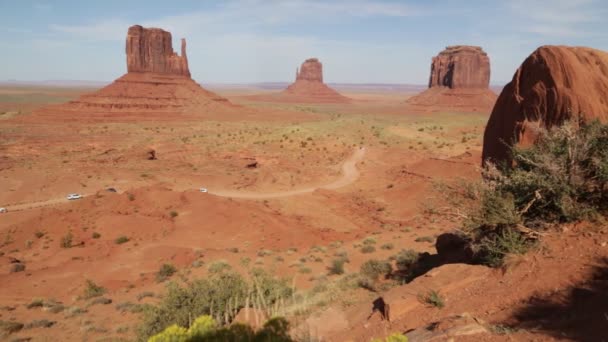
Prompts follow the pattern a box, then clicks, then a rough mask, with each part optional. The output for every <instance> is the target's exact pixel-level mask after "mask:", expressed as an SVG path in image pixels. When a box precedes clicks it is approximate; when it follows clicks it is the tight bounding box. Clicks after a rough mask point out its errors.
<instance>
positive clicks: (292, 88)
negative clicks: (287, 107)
mask: <svg viewBox="0 0 608 342" xmlns="http://www.w3.org/2000/svg"><path fill="white" fill-rule="evenodd" d="M282 94H283V95H285V96H284V97H286V98H287V99H291V100H293V101H296V102H329V103H345V102H350V99H349V98H348V97H346V96H344V95H341V94H340V93H338V92H337V91H335V90H334V89H332V88H330V87H328V86H327V85H326V84H325V83H323V64H321V62H319V60H318V59H316V58H309V59H307V60H306V61H304V63H302V66H300V68H299V69H296V80H295V82H294V83H292V84H291V85H289V86H288V87H287V89H285V90H284V91H283V92H282Z"/></svg>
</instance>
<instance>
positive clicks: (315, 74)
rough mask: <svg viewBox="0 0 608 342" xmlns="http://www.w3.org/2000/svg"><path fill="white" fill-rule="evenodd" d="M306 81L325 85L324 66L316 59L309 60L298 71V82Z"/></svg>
mask: <svg viewBox="0 0 608 342" xmlns="http://www.w3.org/2000/svg"><path fill="white" fill-rule="evenodd" d="M298 80H306V81H313V82H321V83H323V64H321V62H319V60H318V59H316V58H309V59H307V60H306V61H304V63H302V66H301V67H300V70H297V71H296V81H298Z"/></svg>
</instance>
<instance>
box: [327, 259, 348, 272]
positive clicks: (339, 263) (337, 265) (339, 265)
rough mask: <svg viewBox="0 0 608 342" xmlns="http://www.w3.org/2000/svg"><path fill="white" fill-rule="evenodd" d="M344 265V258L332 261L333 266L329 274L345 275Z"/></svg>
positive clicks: (330, 267)
mask: <svg viewBox="0 0 608 342" xmlns="http://www.w3.org/2000/svg"><path fill="white" fill-rule="evenodd" d="M344 263H346V259H344V258H335V259H333V260H332V261H331V266H329V274H330V275H333V274H338V275H339V274H344Z"/></svg>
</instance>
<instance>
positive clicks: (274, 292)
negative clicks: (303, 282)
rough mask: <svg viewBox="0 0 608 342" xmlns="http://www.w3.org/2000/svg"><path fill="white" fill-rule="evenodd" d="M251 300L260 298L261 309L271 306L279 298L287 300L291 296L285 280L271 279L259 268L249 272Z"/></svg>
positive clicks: (291, 292) (291, 291)
mask: <svg viewBox="0 0 608 342" xmlns="http://www.w3.org/2000/svg"><path fill="white" fill-rule="evenodd" d="M250 275H251V290H250V297H251V298H260V300H261V301H262V303H261V304H262V306H263V307H262V308H264V307H268V306H270V305H273V304H274V303H276V302H277V301H278V300H280V299H281V298H288V297H290V296H291V295H292V294H293V288H291V287H290V286H289V282H288V280H287V279H282V278H277V277H273V276H271V275H270V274H268V273H267V272H266V271H264V270H263V269H261V268H255V269H253V270H252V271H251V274H250Z"/></svg>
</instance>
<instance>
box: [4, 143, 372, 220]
mask: <svg viewBox="0 0 608 342" xmlns="http://www.w3.org/2000/svg"><path fill="white" fill-rule="evenodd" d="M364 156H365V147H360V148H357V149H356V150H355V151H354V152H353V154H352V155H351V156H350V157H349V158H348V159H347V160H345V161H344V163H343V164H342V176H341V177H340V178H338V179H337V180H335V181H333V182H331V183H329V184H326V185H322V186H317V187H309V188H303V189H297V190H289V191H281V192H268V193H259V192H242V191H236V190H209V194H211V195H214V196H220V197H230V198H243V199H267V198H278V197H289V196H295V195H301V194H306V193H311V192H313V191H315V190H317V189H329V190H333V189H338V188H341V187H344V186H346V185H349V184H351V183H353V182H355V181H356V180H357V179H358V178H359V170H357V163H358V162H360V161H361V160H363V157H364ZM121 192H124V191H121ZM81 195H82V197H88V196H91V195H92V194H81ZM66 202H68V200H67V199H66V198H65V197H59V198H53V199H49V200H46V201H37V202H28V203H19V204H15V205H8V206H6V207H5V208H6V209H7V210H8V211H9V212H12V211H22V210H27V209H34V208H39V207H47V206H51V205H55V204H61V203H66Z"/></svg>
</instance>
